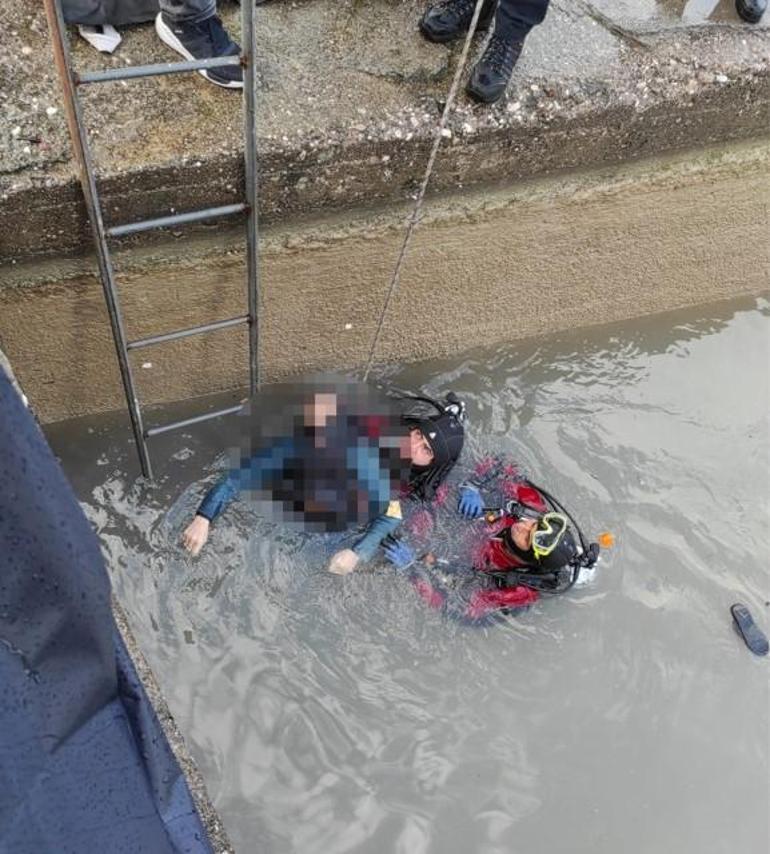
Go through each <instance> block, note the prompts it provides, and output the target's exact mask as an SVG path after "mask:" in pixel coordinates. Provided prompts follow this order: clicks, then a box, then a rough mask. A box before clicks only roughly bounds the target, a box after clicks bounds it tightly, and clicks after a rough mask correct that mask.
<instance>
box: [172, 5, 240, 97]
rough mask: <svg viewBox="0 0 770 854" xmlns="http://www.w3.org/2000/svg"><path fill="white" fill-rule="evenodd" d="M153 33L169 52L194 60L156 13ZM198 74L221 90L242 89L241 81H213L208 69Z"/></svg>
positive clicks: (201, 70)
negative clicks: (172, 51)
mask: <svg viewBox="0 0 770 854" xmlns="http://www.w3.org/2000/svg"><path fill="white" fill-rule="evenodd" d="M155 32H156V33H157V34H158V37H159V38H160V40H161V41H162V42H163V44H165V45H168V47H170V48H171V50H175V51H176V52H177V53H178V54H180V55H181V56H183V57H184V58H185V59H189V60H194V59H196V57H194V56H193V55H192V54H191V53H190V51H189V50H187V48H186V47H185V46H184V45H183V44H182V42H180V41H179V39H178V38H177V37H176V36H175V35H174V31H173V30H172V29H170V28H169V26H168V24H166V22H165V21H164V20H163V18H162V17H161V13H160V12H158V16H157V17H156V18H155ZM198 74H200V75H201V76H202V77H205V78H206V80H208V81H209V83H213V84H214V85H215V86H221V87H222V88H223V89H243V81H237V80H234V81H232V82H231V83H223V82H221V81H219V80H215V79H214V78H213V77H210V76H209V73H208V69H206V68H201V69H199V70H198Z"/></svg>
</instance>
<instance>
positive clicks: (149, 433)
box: [144, 404, 243, 439]
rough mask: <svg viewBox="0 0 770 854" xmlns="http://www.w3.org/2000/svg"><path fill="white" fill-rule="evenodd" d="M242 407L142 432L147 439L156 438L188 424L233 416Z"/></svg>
mask: <svg viewBox="0 0 770 854" xmlns="http://www.w3.org/2000/svg"><path fill="white" fill-rule="evenodd" d="M242 409H243V406H242V405H241V404H239V405H238V406H230V407H228V408H227V409H216V410H214V411H213V412H207V413H206V414H205V415H196V416H195V417H194V418H185V419H184V420H183V421H172V422H171V423H170V424H162V425H161V426H160V427H150V428H149V430H145V431H144V435H145V436H146V437H147V438H148V439H149V438H150V436H157V435H158V433H167V432H168V431H169V430H178V429H179V428H180V427H187V426H189V425H190V424H199V423H200V422H201V421H209V420H210V419H212V418H219V417H220V416H221V415H234V414H235V413H236V412H240V411H241V410H242Z"/></svg>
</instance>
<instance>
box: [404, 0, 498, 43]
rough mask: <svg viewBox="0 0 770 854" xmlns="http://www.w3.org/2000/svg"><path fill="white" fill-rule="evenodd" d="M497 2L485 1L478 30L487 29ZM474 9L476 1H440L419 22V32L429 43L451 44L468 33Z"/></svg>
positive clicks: (493, 0)
mask: <svg viewBox="0 0 770 854" xmlns="http://www.w3.org/2000/svg"><path fill="white" fill-rule="evenodd" d="M496 7H497V0H485V3H484V6H483V7H482V9H481V15H480V16H479V24H478V29H480V30H485V29H487V27H489V24H490V23H491V21H492V17H493V15H494V14H495V9H496ZM475 9H476V0H441V2H439V3H437V4H436V5H435V6H431V7H430V8H429V9H428V10H427V11H426V12H425V14H424V15H423V16H422V20H421V21H420V32H421V33H422V34H423V35H424V36H425V38H426V39H428V41H431V42H439V43H443V42H451V41H454V40H455V39H459V38H460V36H463V35H465V33H467V32H468V28H469V27H470V25H471V21H472V20H473V12H474V11H475Z"/></svg>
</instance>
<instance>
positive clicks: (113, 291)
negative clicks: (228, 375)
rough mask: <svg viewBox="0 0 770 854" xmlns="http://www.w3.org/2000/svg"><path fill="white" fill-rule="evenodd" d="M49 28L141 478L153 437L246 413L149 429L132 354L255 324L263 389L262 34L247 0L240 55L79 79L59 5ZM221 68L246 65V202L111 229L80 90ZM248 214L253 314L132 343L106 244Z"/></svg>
mask: <svg viewBox="0 0 770 854" xmlns="http://www.w3.org/2000/svg"><path fill="white" fill-rule="evenodd" d="M44 4H45V10H46V15H47V16H48V26H49V29H50V32H51V40H52V43H53V52H54V59H55V61H56V66H57V69H58V71H59V78H60V80H61V84H62V89H63V95H64V105H65V110H66V114H67V123H68V125H69V131H70V137H71V138H72V146H73V148H74V150H75V156H76V158H77V161H78V170H79V173H80V183H81V186H82V187H83V195H84V196H85V203H86V208H87V210H88V217H89V219H90V221H91V230H92V232H93V237H94V243H95V245H96V257H97V261H98V264H99V277H100V279H101V282H102V288H103V289H104V297H105V300H106V302H107V310H108V312H109V316H110V325H111V327H112V335H113V338H114V341H115V350H116V352H117V356H118V364H119V366H120V374H121V379H122V380H123V388H124V390H125V395H126V403H127V404H128V412H129V415H130V418H131V428H132V430H133V433H134V439H135V440H136V448H137V451H138V454H139V464H140V466H141V469H142V474H143V475H144V476H145V477H147V478H151V477H152V466H151V464H150V456H149V451H148V448H147V440H148V439H149V438H150V437H151V436H156V435H157V434H159V433H165V432H167V431H169V430H175V429H177V428H180V427H186V426H189V425H190V424H197V423H199V422H201V421H208V420H209V419H211V418H218V417H219V416H222V415H230V414H233V413H235V412H238V411H240V409H241V406H230V407H228V408H226V409H219V410H215V411H213V412H207V413H204V414H203V415H197V416H195V417H193V418H186V419H184V420H182V421H173V422H170V423H167V424H163V425H160V426H157V427H150V428H146V427H144V425H143V421H142V411H141V407H140V405H139V399H138V396H137V393H136V387H135V384H134V379H133V375H132V372H131V363H130V360H129V351H133V350H138V349H140V348H142V347H150V346H152V345H154V344H162V343H164V342H167V341H174V340H176V339H178V338H187V337H189V336H191V335H198V334H200V333H204V332H215V331H217V330H220V329H228V328H230V327H231V326H238V325H241V324H248V327H249V369H250V388H251V391H252V392H254V391H256V390H257V388H258V387H259V325H258V319H259V318H258V303H259V271H258V269H257V261H258V259H257V247H258V226H257V205H256V197H257V183H256V182H257V141H256V130H255V126H254V121H255V101H256V88H257V87H256V68H255V62H254V56H255V48H256V37H255V33H254V3H253V0H243V1H242V2H241V21H242V31H241V44H242V47H241V50H242V53H241V55H240V56H231V57H221V58H214V59H200V60H193V61H190V62H172V63H162V64H159V65H137V66H131V67H126V68H119V69H110V70H108V71H96V72H90V73H86V74H78V73H77V72H75V71H74V70H73V68H72V59H71V55H70V51H69V45H68V42H67V32H66V27H65V23H64V16H63V14H62V10H61V0H44ZM223 65H242V66H243V95H244V98H243V105H244V110H243V112H244V135H245V147H244V160H245V179H246V193H245V199H244V201H243V202H242V203H239V204H233V205H223V206H221V207H215V208H205V209H203V210H197V211H189V212H187V213H181V214H174V215H172V216H163V217H158V218H156V219H147V220H142V221H140V222H133V223H128V224H125V225H115V226H112V227H110V228H106V227H105V225H104V219H103V217H102V207H101V203H100V201H99V193H98V190H97V187H96V175H95V172H94V166H93V162H92V158H91V152H90V148H89V144H88V136H87V133H86V128H85V126H84V124H83V115H82V107H81V103H80V98H79V97H78V87H79V86H83V85H86V84H92V83H102V82H106V81H114V80H131V79H135V78H138V77H154V76H159V75H162V74H178V73H180V72H190V71H198V70H200V69H202V68H212V67H219V66H223ZM239 213H243V214H245V219H246V287H247V292H248V313H247V314H244V315H240V316H238V317H231V318H228V319H226V320H218V321H215V322H213V323H205V324H203V325H201V326H193V327H191V328H189V329H178V330H176V331H173V332H166V333H164V334H162V335H154V336H152V337H150V338H142V339H138V340H135V341H129V340H127V338H126V333H125V330H124V327H123V317H122V314H121V310H120V300H119V298H118V292H117V288H116V286H115V275H114V271H113V267H112V258H111V254H110V249H109V246H108V243H107V239H108V238H110V237H123V236H125V235H127V234H136V233H138V232H140V231H149V230H151V229H155V228H165V227H168V226H173V225H185V224H187V223H192V222H199V221H201V220H208V219H213V218H216V217H224V216H232V215H234V214H239Z"/></svg>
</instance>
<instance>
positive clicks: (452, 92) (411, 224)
mask: <svg viewBox="0 0 770 854" xmlns="http://www.w3.org/2000/svg"><path fill="white" fill-rule="evenodd" d="M484 2H485V0H476V8H475V9H474V10H473V18H472V19H471V24H470V27H469V28H468V35H467V36H466V37H465V44H464V45H463V50H462V53H461V54H460V61H459V62H458V64H457V71H455V76H454V80H452V85H451V86H450V88H449V94H448V95H447V99H446V103H445V104H444V111H443V112H442V114H441V119H440V121H439V123H438V127H437V129H436V137H435V139H434V140H433V148H432V149H431V152H430V157H429V158H428V165H427V166H426V167H425V175H424V176H423V179H422V184H420V190H419V192H418V193H417V198H416V200H415V203H414V208H413V209H412V214H411V216H410V217H409V219H408V220H407V224H406V232H405V234H404V241H403V243H402V244H401V251H400V252H399V255H398V260H397V261H396V267H395V269H394V270H393V277H392V278H391V280H390V287H389V288H388V293H387V296H386V297H385V303H384V305H383V306H382V311H381V312H380V319H379V321H378V323H377V329H376V330H375V332H374V339H373V340H372V346H371V349H370V350H369V358H368V360H367V362H366V369H365V370H364V382H366V380H367V378H368V377H369V371H371V369H372V363H373V362H374V354H375V352H376V351H377V344H378V343H379V340H380V333H381V332H382V327H383V325H384V323H385V316H386V315H387V313H388V308H389V307H390V302H391V300H392V298H393V294H394V293H395V292H396V288H397V286H398V282H399V279H400V278H401V267H402V265H403V263H404V258H405V257H406V252H407V249H408V248H409V243H410V241H411V239H412V232H413V231H414V228H415V226H416V225H417V223H418V221H419V218H420V211H421V209H422V203H423V200H424V198H425V191H426V190H427V188H428V182H429V181H430V177H431V174H432V172H433V164H434V163H435V162H436V155H437V154H438V149H439V146H440V145H441V140H442V138H443V136H444V128H445V127H446V123H447V119H448V118H449V113H450V112H451V109H452V104H453V102H454V99H455V97H456V96H457V90H458V89H459V87H460V79H461V78H462V74H463V71H464V70H465V63H466V61H467V59H468V52H469V51H470V47H471V42H472V41H473V36H474V35H475V34H476V27H477V26H478V23H479V17H480V15H481V7H482V6H483V5H484Z"/></svg>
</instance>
